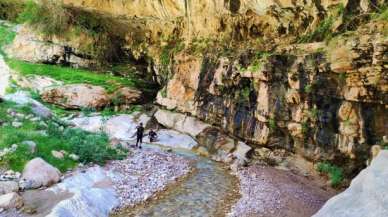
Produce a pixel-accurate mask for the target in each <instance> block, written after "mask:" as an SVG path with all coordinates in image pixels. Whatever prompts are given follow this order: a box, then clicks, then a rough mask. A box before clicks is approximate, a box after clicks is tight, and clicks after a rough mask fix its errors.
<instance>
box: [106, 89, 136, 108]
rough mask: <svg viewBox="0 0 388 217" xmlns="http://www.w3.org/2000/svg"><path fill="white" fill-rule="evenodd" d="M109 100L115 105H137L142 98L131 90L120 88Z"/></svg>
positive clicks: (134, 90)
mask: <svg viewBox="0 0 388 217" xmlns="http://www.w3.org/2000/svg"><path fill="white" fill-rule="evenodd" d="M111 98H112V103H113V104H115V105H130V104H135V103H139V102H140V101H141V100H142V98H143V93H142V92H141V91H139V90H136V89H133V88H129V87H122V88H120V89H118V90H117V91H116V92H115V93H114V94H113V95H112V96H111Z"/></svg>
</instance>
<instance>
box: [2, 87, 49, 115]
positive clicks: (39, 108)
mask: <svg viewBox="0 0 388 217" xmlns="http://www.w3.org/2000/svg"><path fill="white" fill-rule="evenodd" d="M4 99H5V100H8V101H12V102H14V103H16V104H18V105H21V106H28V105H29V106H31V109H32V112H33V113H34V114H35V115H36V116H39V117H41V118H50V117H52V115H53V114H52V112H51V110H50V109H49V108H47V107H46V106H44V105H43V104H42V103H40V102H38V101H36V100H34V99H32V98H31V96H30V95H29V93H28V92H25V91H18V92H16V93H13V94H7V95H5V96H4Z"/></svg>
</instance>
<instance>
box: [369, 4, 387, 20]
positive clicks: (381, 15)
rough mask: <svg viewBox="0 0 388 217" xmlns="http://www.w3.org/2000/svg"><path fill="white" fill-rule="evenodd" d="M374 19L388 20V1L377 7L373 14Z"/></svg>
mask: <svg viewBox="0 0 388 217" xmlns="http://www.w3.org/2000/svg"><path fill="white" fill-rule="evenodd" d="M372 19H374V20H383V21H388V3H386V4H385V5H384V6H382V7H380V8H378V9H377V12H376V13H374V14H372Z"/></svg>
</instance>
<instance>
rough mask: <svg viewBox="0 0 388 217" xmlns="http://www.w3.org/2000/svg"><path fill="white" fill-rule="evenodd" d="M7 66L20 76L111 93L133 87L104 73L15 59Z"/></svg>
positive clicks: (129, 82)
mask: <svg viewBox="0 0 388 217" xmlns="http://www.w3.org/2000/svg"><path fill="white" fill-rule="evenodd" d="M7 63H8V65H9V66H10V67H11V68H12V69H14V70H16V71H18V72H19V73H21V74H22V75H42V76H48V77H51V78H54V79H56V80H60V81H64V82H65V83H66V84H76V83H87V84H92V85H97V86H102V87H104V88H105V89H106V90H107V91H109V92H113V91H115V90H117V89H118V88H120V87H124V86H129V87H133V86H135V82H134V81H133V80H131V79H127V78H124V77H118V76H112V75H109V74H106V73H98V72H92V71H88V70H83V69H74V68H69V67H61V66H55V65H45V64H35V63H28V62H24V61H20V60H16V59H8V60H7Z"/></svg>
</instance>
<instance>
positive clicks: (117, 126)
mask: <svg viewBox="0 0 388 217" xmlns="http://www.w3.org/2000/svg"><path fill="white" fill-rule="evenodd" d="M138 115H139V116H137V115H136V114H132V115H118V116H114V117H112V118H110V119H109V120H108V121H107V122H106V124H105V126H104V131H105V132H106V133H107V134H108V136H109V138H110V139H114V138H115V139H119V140H131V139H134V137H133V136H134V135H135V133H136V126H137V125H138V124H139V123H140V122H142V123H143V125H144V126H146V125H147V123H148V121H149V120H150V119H151V118H150V117H149V116H147V115H145V114H138Z"/></svg>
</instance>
